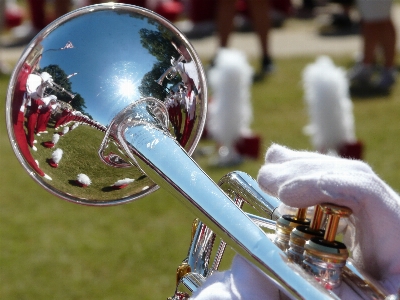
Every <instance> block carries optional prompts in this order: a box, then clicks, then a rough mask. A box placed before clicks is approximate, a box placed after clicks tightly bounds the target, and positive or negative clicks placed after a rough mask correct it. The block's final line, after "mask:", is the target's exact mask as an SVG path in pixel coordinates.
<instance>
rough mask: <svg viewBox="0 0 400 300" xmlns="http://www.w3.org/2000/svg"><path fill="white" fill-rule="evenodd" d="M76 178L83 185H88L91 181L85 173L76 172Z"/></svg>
mask: <svg viewBox="0 0 400 300" xmlns="http://www.w3.org/2000/svg"><path fill="white" fill-rule="evenodd" d="M76 180H78V182H79V183H81V184H82V185H84V186H88V185H90V184H91V183H92V181H91V180H90V178H89V176H87V175H86V174H83V173H81V174H78V175H77V176H76Z"/></svg>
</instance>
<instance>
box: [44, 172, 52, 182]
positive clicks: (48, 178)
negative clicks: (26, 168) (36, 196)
mask: <svg viewBox="0 0 400 300" xmlns="http://www.w3.org/2000/svg"><path fill="white" fill-rule="evenodd" d="M43 177H44V178H46V179H47V180H53V178H51V177H50V176H49V175H47V174H46V173H45V174H44V176H43Z"/></svg>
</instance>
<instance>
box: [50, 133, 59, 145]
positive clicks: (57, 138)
mask: <svg viewBox="0 0 400 300" xmlns="http://www.w3.org/2000/svg"><path fill="white" fill-rule="evenodd" d="M59 139H60V135H59V134H58V133H55V134H53V138H52V139H51V142H52V143H53V144H57V143H58V141H59Z"/></svg>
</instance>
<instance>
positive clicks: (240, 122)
mask: <svg viewBox="0 0 400 300" xmlns="http://www.w3.org/2000/svg"><path fill="white" fill-rule="evenodd" d="M252 75H253V69H252V68H251V66H250V65H249V63H248V62H247V59H246V56H245V54H244V53H242V52H241V51H238V50H233V49H221V50H219V52H218V54H217V56H216V58H215V66H214V67H213V68H212V69H211V70H210V71H209V82H210V87H211V89H212V95H213V96H212V101H211V103H210V105H209V113H208V120H207V129H208V130H209V132H210V134H211V136H212V137H213V138H214V139H215V140H216V141H217V142H218V143H219V144H221V145H224V146H226V147H228V148H232V147H233V145H234V143H235V142H236V140H237V139H238V138H239V137H240V136H241V134H246V133H248V132H249V131H250V123H251V121H252V118H253V111H252V107H251V103H250V96H251V94H250V87H251V83H252Z"/></svg>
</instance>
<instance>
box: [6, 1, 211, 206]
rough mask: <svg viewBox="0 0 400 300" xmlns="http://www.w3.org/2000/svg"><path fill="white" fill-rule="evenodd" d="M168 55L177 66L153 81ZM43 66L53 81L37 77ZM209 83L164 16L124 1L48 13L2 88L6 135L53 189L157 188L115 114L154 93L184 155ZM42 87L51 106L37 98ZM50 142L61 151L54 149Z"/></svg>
mask: <svg viewBox="0 0 400 300" xmlns="http://www.w3.org/2000/svg"><path fill="white" fill-rule="evenodd" d="M171 57H173V58H174V59H175V61H177V62H178V61H179V66H178V69H179V70H181V72H177V73H176V74H174V75H175V76H173V77H168V78H167V79H168V80H164V81H163V82H162V84H161V85H160V84H158V83H157V82H156V80H157V79H158V78H159V77H160V76H161V75H162V74H164V72H166V71H167V70H168V69H169V68H171ZM44 72H47V73H48V74H50V75H51V77H52V82H53V83H54V85H55V86H56V87H58V88H57V89H54V88H50V84H47V85H46V84H45V82H44V81H43V80H42V81H40V80H39V81H38V82H36V81H37V80H36V81H35V79H38V78H39V79H40V76H38V75H40V74H41V73H44ZM68 74H71V75H68ZM33 81H35V85H33V84H31V83H32V82H33ZM32 89H33V90H32ZM206 91H207V89H206V84H205V76H204V71H203V68H202V65H201V63H200V60H199V58H198V56H197V54H196V52H195V50H194V49H193V47H192V46H191V45H190V43H189V42H188V40H187V39H186V38H185V37H184V36H183V35H182V34H181V32H180V31H179V30H178V29H176V28H175V27H174V26H173V25H172V24H171V23H169V22H168V21H167V20H165V19H164V18H163V17H161V16H159V15H157V14H155V13H153V12H151V11H149V10H146V9H143V8H139V7H136V6H132V5H126V4H118V3H107V4H100V5H93V6H88V7H84V8H81V9H78V10H75V11H73V12H71V13H69V14H67V15H65V16H63V17H61V18H59V19H57V20H56V21H54V22H53V23H52V24H50V25H49V26H48V27H46V28H45V29H43V30H42V31H41V32H40V33H39V34H38V35H37V36H36V37H35V38H34V39H33V40H32V41H31V42H30V44H29V45H28V46H27V48H26V49H25V51H24V52H23V54H22V56H21V58H20V60H19V62H18V63H17V65H16V67H15V69H14V72H13V74H12V77H11V80H10V84H9V89H8V94H7V110H6V111H7V116H6V119H7V129H8V134H9V138H10V140H11V144H12V147H13V150H14V152H15V154H16V156H17V158H18V160H19V161H20V163H21V164H22V166H23V167H24V168H25V169H26V171H27V172H28V173H29V174H30V175H31V177H33V178H34V180H36V181H37V182H38V183H39V184H40V185H41V186H43V187H44V188H45V189H47V190H48V191H50V192H51V193H53V194H55V195H57V196H59V197H61V198H63V199H66V200H68V201H72V202H77V203H81V204H87V205H113V204H119V203H123V202H128V201H132V200H135V199H137V198H139V197H142V196H144V195H147V194H148V193H150V192H152V191H154V190H156V189H157V188H158V186H157V185H156V184H155V183H154V182H153V181H152V180H151V179H149V178H148V177H147V176H146V175H145V174H144V173H143V172H142V171H141V169H140V168H139V167H138V166H137V165H136V163H135V161H134V160H132V159H131V158H130V157H129V156H128V155H126V152H125V149H123V147H122V146H121V144H120V143H119V142H118V139H117V138H116V137H115V136H114V133H115V132H114V131H113V128H112V126H113V122H112V121H113V120H114V118H115V117H116V116H117V115H118V114H119V113H120V112H121V111H123V110H124V109H125V108H126V107H129V106H130V105H131V104H132V103H135V102H137V101H140V100H142V99H147V98H151V99H156V100H158V101H159V102H160V103H162V105H163V106H164V107H165V111H166V113H164V114H165V116H166V117H165V124H164V125H165V126H166V127H167V128H168V130H169V132H170V134H171V136H173V137H174V139H176V141H177V142H178V143H179V145H180V146H181V147H182V148H184V149H185V151H187V152H188V153H189V154H191V153H192V152H193V151H194V148H195V147H196V145H197V143H198V141H199V139H200V135H201V133H202V130H203V127H204V122H205V114H206V98H207V95H206ZM48 94H54V95H55V96H57V102H58V107H56V106H54V107H50V106H46V105H45V104H44V103H42V101H41V99H42V98H43V97H45V96H47V95H48ZM70 95H74V97H71V96H70ZM49 111H50V112H49ZM45 112H48V115H47V118H48V119H47V121H46V120H44V121H43V120H42V119H43V118H44V113H45ZM43 122H44V124H43ZM78 125H79V126H78ZM40 126H42V128H40ZM43 126H44V127H43ZM43 128H44V129H43ZM44 132H47V133H44ZM57 148H59V149H61V150H63V156H62V158H57V159H55V158H53V157H52V156H53V152H54V150H55V149H57ZM54 160H58V162H57V163H55V162H54ZM55 166H56V167H55Z"/></svg>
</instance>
